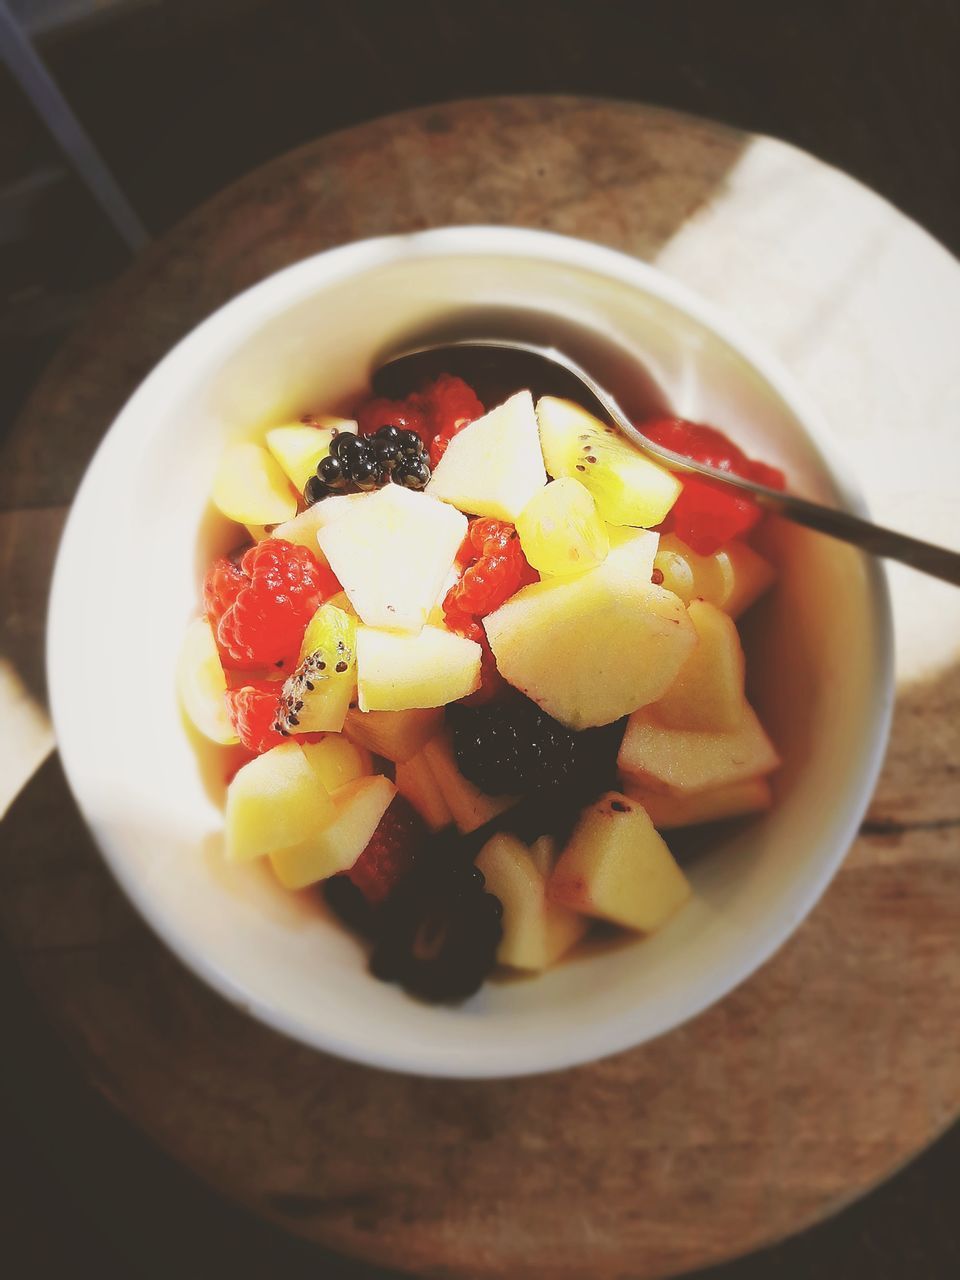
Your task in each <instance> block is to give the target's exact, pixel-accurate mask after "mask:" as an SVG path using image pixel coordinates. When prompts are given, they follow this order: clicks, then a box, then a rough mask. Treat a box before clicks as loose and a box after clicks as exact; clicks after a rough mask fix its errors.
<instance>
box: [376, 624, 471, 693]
mask: <svg viewBox="0 0 960 1280" xmlns="http://www.w3.org/2000/svg"><path fill="white" fill-rule="evenodd" d="M481 656H482V650H481V648H480V646H479V645H478V644H477V643H476V641H475V640H467V639H465V638H464V637H463V636H458V635H454V633H453V632H452V631H444V630H442V629H441V628H440V627H424V628H423V630H422V631H421V632H420V633H419V634H418V635H402V634H400V633H399V632H396V631H381V630H379V629H377V628H375V627H359V628H358V630H357V698H358V701H359V705H360V710H361V711H367V712H370V711H406V710H409V709H411V708H423V707H442V706H446V704H447V703H448V702H456V701H457V699H458V698H465V697H466V696H467V694H470V693H473V692H474V691H475V690H476V689H477V688H479V686H480V659H481Z"/></svg>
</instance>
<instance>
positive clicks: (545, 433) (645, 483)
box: [537, 396, 681, 528]
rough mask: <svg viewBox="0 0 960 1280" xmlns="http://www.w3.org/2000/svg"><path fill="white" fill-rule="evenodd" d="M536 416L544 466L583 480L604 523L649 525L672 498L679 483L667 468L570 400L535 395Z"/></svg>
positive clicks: (659, 517) (663, 512)
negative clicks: (605, 521)
mask: <svg viewBox="0 0 960 1280" xmlns="http://www.w3.org/2000/svg"><path fill="white" fill-rule="evenodd" d="M537 419H538V421H539V424H540V443H541V445H542V447H543V456H544V460H545V461H546V464H547V471H549V473H550V475H552V476H554V477H559V476H573V477H574V478H575V479H577V480H579V481H580V483H581V484H583V485H585V486H586V487H587V488H588V489H589V490H590V492H591V493H592V494H593V496H594V499H595V500H596V503H597V510H598V511H599V512H600V514H601V516H603V518H604V520H607V521H609V523H610V524H617V525H633V526H634V527H641V528H650V527H651V526H652V525H655V524H659V523H660V521H661V520H662V519H663V518H664V516H665V515H666V514H667V512H668V511H669V510H670V508H671V507H672V506H673V504H674V503H675V502H676V500H677V496H678V495H679V493H680V489H681V484H680V481H679V480H678V479H677V477H676V476H675V475H673V474H672V472H670V471H667V469H666V468H665V467H661V466H659V465H658V464H657V463H656V462H652V461H651V460H650V459H649V458H647V457H645V455H644V454H643V453H641V451H640V450H639V449H638V448H637V447H636V446H635V445H633V444H631V443H630V441H629V440H627V439H626V438H625V437H624V436H623V435H622V434H621V433H620V432H619V431H618V430H617V428H616V427H613V426H610V425H608V424H607V423H603V422H600V421H599V419H597V418H595V417H594V416H593V414H591V413H588V412H587V411H586V409H584V408H582V407H581V406H580V405H578V404H574V403H573V401H572V400H558V399H557V398H556V397H555V396H541V398H540V399H539V400H538V401H537Z"/></svg>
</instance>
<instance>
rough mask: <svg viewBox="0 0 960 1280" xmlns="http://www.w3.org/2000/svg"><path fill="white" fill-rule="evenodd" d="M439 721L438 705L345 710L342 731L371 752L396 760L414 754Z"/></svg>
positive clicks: (427, 739)
mask: <svg viewBox="0 0 960 1280" xmlns="http://www.w3.org/2000/svg"><path fill="white" fill-rule="evenodd" d="M442 724H443V711H442V709H441V708H440V707H416V708H412V709H410V710H409V711H361V710H360V708H359V707H354V708H352V709H351V710H350V711H349V712H348V713H347V718H346V721H345V723H344V726H343V731H344V733H345V734H347V735H348V737H350V738H352V739H353V741H354V742H359V743H360V745H361V746H364V747H367V748H368V749H369V750H370V751H372V752H374V754H375V755H378V756H383V758H384V759H385V760H393V761H394V763H396V764H400V763H401V762H403V761H405V760H409V759H410V758H411V757H412V756H415V755H416V754H417V752H418V751H420V749H421V748H422V747H423V745H424V744H425V743H427V742H429V741H430V739H431V738H432V737H433V736H434V734H435V733H438V732H439V730H440V727H441V725H442Z"/></svg>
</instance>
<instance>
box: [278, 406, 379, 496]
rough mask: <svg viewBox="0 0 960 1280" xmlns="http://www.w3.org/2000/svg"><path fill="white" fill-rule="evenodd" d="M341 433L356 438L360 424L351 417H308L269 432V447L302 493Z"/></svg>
mask: <svg viewBox="0 0 960 1280" xmlns="http://www.w3.org/2000/svg"><path fill="white" fill-rule="evenodd" d="M341 433H343V434H345V435H353V436H355V435H356V434H357V424H356V423H355V422H351V421H350V419H349V418H327V417H323V418H309V419H308V420H307V421H306V422H303V421H301V422H291V423H287V424H285V425H284V426H282V427H274V428H273V429H272V430H270V431H268V432H267V448H268V449H269V450H270V452H271V453H272V454H273V456H274V457H275V458H276V460H277V461H278V462H279V463H280V466H281V467H282V468H283V470H284V472H285V473H286V475H287V476H288V478H289V479H290V482H291V483H292V484H293V485H294V487H295V488H296V489H298V490H299V491H300V492H301V493H303V491H304V489H305V488H306V487H307V481H308V480H309V479H310V477H311V476H313V475H316V471H317V465H318V463H319V462H320V460H321V459H322V458H325V457H327V455H328V454H329V452H330V444H331V441H332V440H333V438H334V436H337V435H340V434H341Z"/></svg>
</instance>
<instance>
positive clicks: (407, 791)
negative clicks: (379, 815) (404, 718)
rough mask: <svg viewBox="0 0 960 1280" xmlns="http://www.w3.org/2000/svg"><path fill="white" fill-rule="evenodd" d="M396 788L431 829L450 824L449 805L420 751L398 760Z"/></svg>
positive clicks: (438, 829) (441, 828)
mask: <svg viewBox="0 0 960 1280" xmlns="http://www.w3.org/2000/svg"><path fill="white" fill-rule="evenodd" d="M384 714H385V715H386V714H387V713H386V712H384ZM397 714H402V713H399V712H398V713H397ZM397 790H398V791H399V792H400V794H401V795H402V796H405V797H406V798H407V799H408V800H409V801H410V803H411V804H412V805H413V807H414V808H415V809H416V811H417V812H418V813H419V814H420V817H421V818H423V820H424V822H425V823H426V824H427V826H428V827H429V828H430V830H431V831H442V830H443V828H444V827H449V826H450V825H451V824H452V822H453V814H452V813H451V812H450V806H449V805H448V804H447V802H446V800H444V798H443V795H442V794H441V792H440V788H439V787H438V786H437V784H436V782H435V780H434V777H433V772H432V770H431V768H430V766H429V764H428V763H427V759H426V756H425V755H424V754H423V752H422V751H421V752H420V753H419V754H418V755H415V756H413V757H411V759H409V760H401V761H398V763H397Z"/></svg>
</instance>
